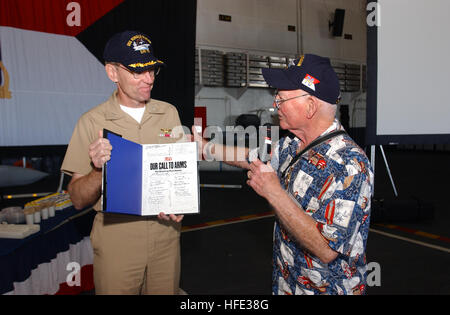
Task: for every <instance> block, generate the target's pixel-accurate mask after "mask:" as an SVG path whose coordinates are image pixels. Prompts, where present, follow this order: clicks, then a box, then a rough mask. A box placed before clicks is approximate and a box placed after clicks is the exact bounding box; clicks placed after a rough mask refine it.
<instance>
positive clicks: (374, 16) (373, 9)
mask: <svg viewBox="0 0 450 315" xmlns="http://www.w3.org/2000/svg"><path fill="white" fill-rule="evenodd" d="M366 10H367V11H369V13H368V14H367V19H366V22H367V26H369V27H373V26H380V25H381V18H380V16H381V8H380V4H379V3H378V2H369V3H368V4H367V7H366Z"/></svg>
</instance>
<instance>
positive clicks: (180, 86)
mask: <svg viewBox="0 0 450 315" xmlns="http://www.w3.org/2000/svg"><path fill="white" fill-rule="evenodd" d="M195 19H196V0H184V1H173V0H170V1H167V0H152V1H148V0H147V1H144V0H78V1H69V0H56V1H55V0H28V1H17V0H2V1H0V147H17V146H48V145H66V144H67V143H68V142H69V141H70V136H71V134H72V131H73V128H74V126H75V123H76V121H77V120H78V118H79V117H80V116H81V115H82V114H83V113H84V112H86V111H88V110H89V109H91V108H92V107H94V106H96V105H98V104H100V103H102V102H104V101H105V100H106V99H107V98H108V97H109V96H110V95H111V93H112V92H113V90H114V89H115V86H114V84H113V83H112V82H111V81H110V80H109V79H108V78H107V76H106V74H105V70H104V66H103V60H102V54H103V48H104V46H105V44H106V42H107V40H108V39H109V38H110V36H111V35H112V34H114V33H116V32H119V31H123V30H126V29H130V30H139V31H142V32H144V33H146V34H148V35H149V36H150V39H151V40H152V43H153V46H154V49H155V55H156V56H157V57H158V58H159V59H161V60H164V62H165V63H166V64H167V65H168V66H167V67H166V68H164V69H163V71H161V74H160V76H158V79H157V81H156V84H155V87H154V90H153V92H152V97H153V98H156V99H161V100H164V101H168V102H170V103H172V104H173V105H175V106H176V107H177V108H178V111H179V113H180V117H181V121H182V123H183V125H185V126H191V125H192V123H193V114H194V53H195Z"/></svg>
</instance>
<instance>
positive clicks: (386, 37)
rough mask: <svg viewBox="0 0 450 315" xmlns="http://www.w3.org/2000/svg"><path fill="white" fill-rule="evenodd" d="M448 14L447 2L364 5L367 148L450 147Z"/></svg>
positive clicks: (384, 0)
mask: <svg viewBox="0 0 450 315" xmlns="http://www.w3.org/2000/svg"><path fill="white" fill-rule="evenodd" d="M377 2H378V3H377ZM449 12H450V1H448V0H431V1H430V0H378V1H368V5H367V13H368V16H367V24H368V27H367V29H368V37H367V40H368V45H367V47H368V51H367V56H368V60H367V71H368V90H367V130H366V144H443V143H450V101H449V99H447V97H448V96H449V91H450V86H449V83H450V80H449V77H450V40H449V36H448V31H449V30H450V19H449V17H448V13H449Z"/></svg>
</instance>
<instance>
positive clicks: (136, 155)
mask: <svg viewBox="0 0 450 315" xmlns="http://www.w3.org/2000/svg"><path fill="white" fill-rule="evenodd" d="M103 136H104V137H105V138H107V139H108V140H109V142H110V143H111V146H112V147H113V152H112V154H111V159H110V160H109V161H108V162H107V163H106V166H105V167H104V174H103V211H105V212H114V213H124V214H133V215H141V206H142V205H141V196H142V146H141V145H140V144H138V143H135V142H132V141H129V140H126V139H123V138H122V137H121V136H119V135H117V134H115V133H113V132H111V131H109V130H106V129H104V130H103Z"/></svg>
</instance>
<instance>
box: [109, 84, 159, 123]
mask: <svg viewBox="0 0 450 315" xmlns="http://www.w3.org/2000/svg"><path fill="white" fill-rule="evenodd" d="M117 93H118V91H117V90H116V91H115V92H114V93H113V94H112V95H111V97H110V98H109V100H108V101H107V106H106V114H105V117H106V119H107V120H116V119H120V118H123V117H125V112H124V111H123V110H122V109H121V108H120V105H119V100H118V98H117ZM164 113H165V110H164V108H163V106H161V103H160V102H158V101H156V100H154V99H150V100H149V101H148V102H147V103H146V105H145V112H144V116H143V117H142V121H144V119H145V118H146V116H148V115H151V114H164Z"/></svg>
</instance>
